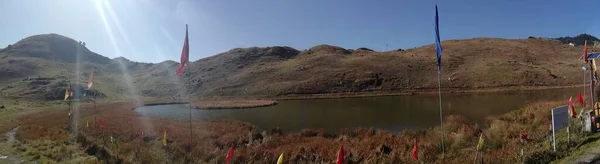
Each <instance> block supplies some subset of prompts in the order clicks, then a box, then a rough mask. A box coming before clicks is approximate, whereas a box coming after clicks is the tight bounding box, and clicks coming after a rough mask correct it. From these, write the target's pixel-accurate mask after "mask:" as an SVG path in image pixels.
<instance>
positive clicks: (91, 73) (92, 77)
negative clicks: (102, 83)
mask: <svg viewBox="0 0 600 164" xmlns="http://www.w3.org/2000/svg"><path fill="white" fill-rule="evenodd" d="M93 84H94V70H92V71H90V78H89V79H88V83H87V89H88V90H89V89H91V88H92V85H93Z"/></svg>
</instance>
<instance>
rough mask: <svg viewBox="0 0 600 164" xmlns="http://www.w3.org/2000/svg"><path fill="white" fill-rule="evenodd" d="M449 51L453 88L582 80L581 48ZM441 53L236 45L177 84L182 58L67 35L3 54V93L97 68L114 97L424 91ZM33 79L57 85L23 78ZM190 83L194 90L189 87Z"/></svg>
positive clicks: (445, 69) (47, 89) (506, 43)
mask: <svg viewBox="0 0 600 164" xmlns="http://www.w3.org/2000/svg"><path fill="white" fill-rule="evenodd" d="M442 45H443V46H444V54H443V57H442V79H444V80H443V82H442V85H443V89H444V90H471V89H481V88H498V87H515V86H516V87H519V86H523V87H543V86H567V85H577V84H578V83H580V80H581V79H580V76H579V75H580V69H579V67H580V65H581V63H580V62H579V61H577V59H576V58H577V57H578V56H579V54H580V53H581V52H582V50H581V49H580V48H578V47H572V46H568V45H565V44H562V43H560V42H555V41H552V40H546V39H537V38H529V39H501V38H471V39H462V40H446V41H443V42H442ZM66 49H68V50H66ZM46 51H47V52H46ZM434 53H435V49H434V46H433V44H429V45H424V46H421V47H417V48H412V49H406V50H392V51H383V52H378V51H373V50H370V49H368V48H359V49H356V50H353V49H345V48H342V47H339V46H332V45H326V44H322V45H316V46H314V47H311V48H309V49H306V50H296V49H294V48H292V47H287V46H272V47H248V48H235V49H231V50H229V51H226V52H223V53H219V54H217V55H213V56H209V57H206V58H202V59H199V60H196V61H193V62H190V67H188V68H189V70H187V69H186V71H185V72H184V74H185V76H184V78H178V77H177V76H176V75H175V70H176V69H177V68H178V66H179V63H178V62H176V61H168V60H167V61H163V62H160V63H141V62H135V61H131V60H129V59H126V58H124V57H117V58H113V59H109V58H107V57H104V56H101V55H99V54H97V53H94V52H92V51H90V50H88V49H87V48H85V46H84V45H83V44H82V43H78V42H77V41H75V40H73V39H70V38H68V37H64V36H60V35H57V34H46V35H35V36H31V37H27V38H25V39H23V40H21V41H19V42H17V43H15V44H14V45H13V46H10V47H9V48H5V49H4V50H2V51H0V75H1V76H2V78H0V81H2V82H3V83H2V84H0V95H1V96H5V97H6V96H7V95H8V97H11V98H34V99H47V100H58V99H61V95H60V92H61V90H62V91H63V92H64V87H66V86H65V84H67V80H69V79H70V80H69V81H72V82H73V83H75V84H77V86H84V85H83V84H85V81H86V80H87V76H88V74H89V72H90V71H91V70H94V72H95V76H97V77H96V78H95V80H96V82H95V84H96V86H97V88H95V90H94V91H95V92H99V93H102V94H103V95H106V97H107V98H115V99H119V98H131V97H136V96H137V97H158V98H171V99H177V98H179V97H180V95H185V94H183V93H185V90H191V91H192V95H194V96H195V97H222V96H229V97H230V96H234V97H237V96H239V97H282V96H284V97H285V96H286V95H312V94H328V93H364V92H384V93H397V92H415V91H417V92H418V91H428V90H433V89H435V88H436V87H437V81H436V79H437V77H436V76H437V74H436V73H437V67H436V63H435V61H436V60H435V55H433V54H434ZM569 57H571V58H573V60H568V59H569ZM73 58H75V59H73ZM565 59H567V60H565ZM96 60H97V61H96ZM78 61H79V62H78ZM190 71H191V72H192V73H191V74H190V73H189V72H190ZM29 77H47V78H48V79H53V80H48V79H45V81H44V80H43V82H31V81H23V80H22V79H24V78H29ZM188 78H191V79H189V81H190V82H191V83H190V84H187V83H184V81H188ZM8 82H10V83H8ZM183 88H187V89H183ZM78 89H79V90H83V88H81V87H79V88H78ZM35 94H42V95H45V96H38V95H35ZM40 97H43V98H40Z"/></svg>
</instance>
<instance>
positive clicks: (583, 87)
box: [583, 65, 585, 102]
mask: <svg viewBox="0 0 600 164" xmlns="http://www.w3.org/2000/svg"><path fill="white" fill-rule="evenodd" d="M583 67H585V65H583ZM583 95H585V69H583ZM583 100H584V102H585V98H584V99H583Z"/></svg>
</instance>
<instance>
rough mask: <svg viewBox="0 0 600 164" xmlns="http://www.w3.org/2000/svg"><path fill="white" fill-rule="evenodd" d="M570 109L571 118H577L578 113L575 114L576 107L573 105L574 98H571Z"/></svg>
mask: <svg viewBox="0 0 600 164" xmlns="http://www.w3.org/2000/svg"><path fill="white" fill-rule="evenodd" d="M569 108H570V109H569V110H570V112H569V113H570V114H571V117H573V118H577V112H575V105H573V96H571V97H569Z"/></svg>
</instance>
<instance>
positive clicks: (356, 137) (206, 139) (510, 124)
mask: <svg viewBox="0 0 600 164" xmlns="http://www.w3.org/2000/svg"><path fill="white" fill-rule="evenodd" d="M562 104H563V102H539V103H534V104H531V105H529V106H527V107H524V108H522V109H519V110H515V111H513V112H510V113H508V114H505V115H503V116H499V117H494V118H489V119H488V121H487V122H486V124H485V125H476V124H474V123H471V122H469V121H468V120H466V119H464V118H463V117H460V116H449V117H447V118H446V119H445V125H444V127H445V132H446V133H445V136H446V139H445V145H446V152H447V154H446V158H445V161H444V162H446V163H463V162H465V160H466V161H470V160H471V159H473V157H474V156H473V153H474V151H475V144H476V141H477V137H478V135H479V131H483V133H484V134H485V136H486V145H485V152H486V154H485V159H486V161H489V162H491V163H515V162H517V159H518V156H517V154H516V153H515V152H516V151H517V150H518V148H520V147H519V146H520V145H521V144H520V143H519V142H518V141H519V140H518V134H519V131H520V130H525V131H527V132H528V133H529V138H530V141H529V142H528V143H526V144H525V146H527V148H526V154H527V159H528V160H530V162H541V163H544V161H545V162H548V161H552V160H554V159H558V158H561V157H564V156H565V155H568V151H559V152H558V153H553V152H552V151H550V150H549V147H548V143H547V138H546V134H547V124H548V123H549V121H550V120H549V109H551V108H553V107H556V106H559V105H562ZM133 106H134V105H133V104H129V103H115V104H108V105H100V106H99V107H98V110H97V111H98V113H97V117H98V118H102V119H103V120H104V122H105V128H104V129H93V128H85V127H83V125H85V120H93V111H92V110H91V108H90V107H89V106H88V107H83V108H82V110H81V112H80V114H82V117H81V118H80V119H79V125H80V126H79V131H80V134H81V135H83V136H84V137H85V138H86V139H85V140H87V141H86V142H90V143H87V144H84V145H87V146H88V147H103V148H107V149H108V150H110V152H111V153H113V154H114V155H113V156H112V157H113V158H114V157H115V156H117V154H118V157H119V158H121V159H122V160H125V161H129V162H139V163H165V162H167V161H168V162H174V163H183V162H189V161H193V162H194V163H216V162H219V163H220V162H223V160H224V158H225V155H226V151H227V148H228V146H229V145H230V144H234V145H235V146H236V152H235V159H234V161H235V163H274V162H275V161H276V160H277V159H276V158H277V157H278V155H279V154H280V153H282V152H284V153H285V160H286V162H290V163H315V162H332V161H334V160H335V156H336V151H337V149H338V147H339V146H341V145H343V146H344V148H345V149H346V152H347V153H346V159H347V161H348V163H418V161H415V160H413V159H411V158H410V153H411V149H412V146H413V139H414V138H417V139H418V140H419V148H420V158H421V160H422V161H423V162H425V163H441V162H442V158H441V153H440V151H439V141H440V137H439V127H437V128H432V129H429V130H423V131H403V132H401V133H392V132H389V131H385V130H377V129H348V130H342V131H341V132H339V133H327V132H324V131H321V130H311V129H306V130H303V131H300V132H283V134H280V133H278V131H277V130H274V131H272V130H265V132H262V131H263V130H260V129H257V128H255V127H254V126H252V125H250V124H248V123H244V122H238V121H231V120H221V121H209V122H194V123H193V127H194V129H193V135H194V139H193V140H194V142H193V148H192V150H193V152H192V156H193V158H191V159H190V158H189V154H188V153H187V149H188V147H189V142H190V141H189V137H190V133H189V124H188V123H187V122H185V121H171V120H165V119H159V118H148V117H143V116H141V115H139V114H137V113H135V111H132V110H129V109H130V108H131V107H133ZM248 110H251V109H248ZM66 114H67V111H66V109H59V110H51V111H44V112H41V113H39V114H35V115H28V116H25V117H22V118H20V119H18V120H17V121H18V122H19V124H20V125H21V129H20V130H19V131H18V134H17V136H18V139H20V140H23V141H36V140H53V141H67V140H69V137H68V135H67V134H68V133H67V132H66V130H65V128H66V124H67V117H66ZM163 130H166V131H167V135H168V137H167V138H168V146H167V147H163V146H162V145H161V139H162V134H163ZM141 131H144V134H145V137H144V138H143V139H140V138H139V137H138V135H139V134H140V132H141ZM111 136H112V137H113V138H114V141H115V142H114V143H110V142H109V138H110V137H111ZM586 136H588V135H586V134H574V135H573V136H572V137H573V140H572V141H573V142H574V143H575V144H577V142H581V141H583V140H584V139H586ZM80 142H81V141H80ZM117 145H118V148H117ZM572 149H573V148H572ZM88 150H89V149H88ZM94 150H95V149H94ZM92 154H93V153H92Z"/></svg>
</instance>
